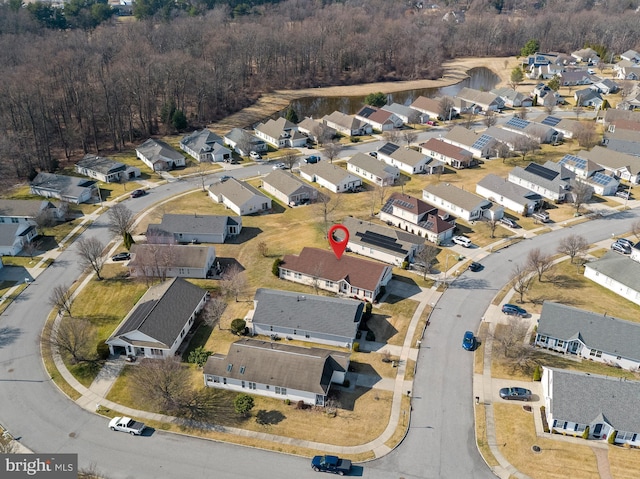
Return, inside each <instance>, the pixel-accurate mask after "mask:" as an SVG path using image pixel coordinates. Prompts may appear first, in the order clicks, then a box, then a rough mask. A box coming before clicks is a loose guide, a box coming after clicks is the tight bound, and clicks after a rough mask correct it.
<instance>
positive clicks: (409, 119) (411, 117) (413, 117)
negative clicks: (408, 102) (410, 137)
mask: <svg viewBox="0 0 640 479" xmlns="http://www.w3.org/2000/svg"><path fill="white" fill-rule="evenodd" d="M382 109H383V110H385V111H388V112H391V113H393V114H394V115H395V116H397V117H398V118H400V119H401V120H402V122H403V123H405V124H408V125H413V124H415V123H425V122H426V121H427V120H429V115H425V114H424V113H421V112H419V111H418V110H414V109H413V108H411V107H408V106H405V105H401V104H400V103H392V104H391V105H385V106H383V107H382Z"/></svg>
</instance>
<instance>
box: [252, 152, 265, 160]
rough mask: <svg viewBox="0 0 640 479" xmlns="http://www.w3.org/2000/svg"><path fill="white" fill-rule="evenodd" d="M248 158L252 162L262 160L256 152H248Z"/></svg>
mask: <svg viewBox="0 0 640 479" xmlns="http://www.w3.org/2000/svg"><path fill="white" fill-rule="evenodd" d="M249 157H250V158H251V159H252V160H261V159H262V155H260V153H258V152H257V151H250V152H249Z"/></svg>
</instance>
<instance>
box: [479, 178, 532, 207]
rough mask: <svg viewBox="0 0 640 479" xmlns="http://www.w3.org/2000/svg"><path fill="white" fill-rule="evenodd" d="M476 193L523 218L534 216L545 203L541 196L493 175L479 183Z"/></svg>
mask: <svg viewBox="0 0 640 479" xmlns="http://www.w3.org/2000/svg"><path fill="white" fill-rule="evenodd" d="M476 193H477V194H479V195H480V196H482V197H483V198H487V199H488V200H489V201H492V202H494V203H497V204H499V205H502V206H504V207H505V208H507V209H509V210H511V211H513V212H514V213H517V214H519V215H523V216H529V215H531V214H533V212H534V211H535V210H536V209H537V208H538V207H539V206H540V205H541V204H542V201H543V198H542V196H541V195H540V194H538V193H534V192H533V191H531V190H528V189H527V188H524V187H522V186H520V185H516V184H515V183H511V182H510V181H508V180H507V179H506V178H500V177H499V176H497V175H494V174H491V173H490V174H488V175H487V176H485V177H484V178H482V179H481V180H480V181H479V182H478V184H477V185H476Z"/></svg>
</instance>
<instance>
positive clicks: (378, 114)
mask: <svg viewBox="0 0 640 479" xmlns="http://www.w3.org/2000/svg"><path fill="white" fill-rule="evenodd" d="M356 118H357V119H358V120H360V121H363V122H365V123H368V124H369V125H371V128H373V129H374V130H378V131H388V130H393V129H394V128H401V127H402V125H403V122H402V120H401V119H400V118H398V116H396V114H395V113H391V112H390V111H386V110H381V109H379V108H376V107H375V106H369V105H365V106H363V107H362V108H361V109H360V111H359V112H358V113H356Z"/></svg>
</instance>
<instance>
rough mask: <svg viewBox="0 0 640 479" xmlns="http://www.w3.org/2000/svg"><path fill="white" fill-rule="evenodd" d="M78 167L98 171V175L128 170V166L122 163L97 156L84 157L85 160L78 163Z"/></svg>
mask: <svg viewBox="0 0 640 479" xmlns="http://www.w3.org/2000/svg"><path fill="white" fill-rule="evenodd" d="M76 166H79V167H81V168H87V169H89V170H93V171H97V172H98V173H102V174H104V175H108V174H110V173H116V172H118V171H125V170H126V169H127V165H125V164H124V163H120V162H118V161H113V160H111V159H109V158H104V157H102V156H96V155H84V158H82V159H81V160H80V161H79V162H78V163H76Z"/></svg>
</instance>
